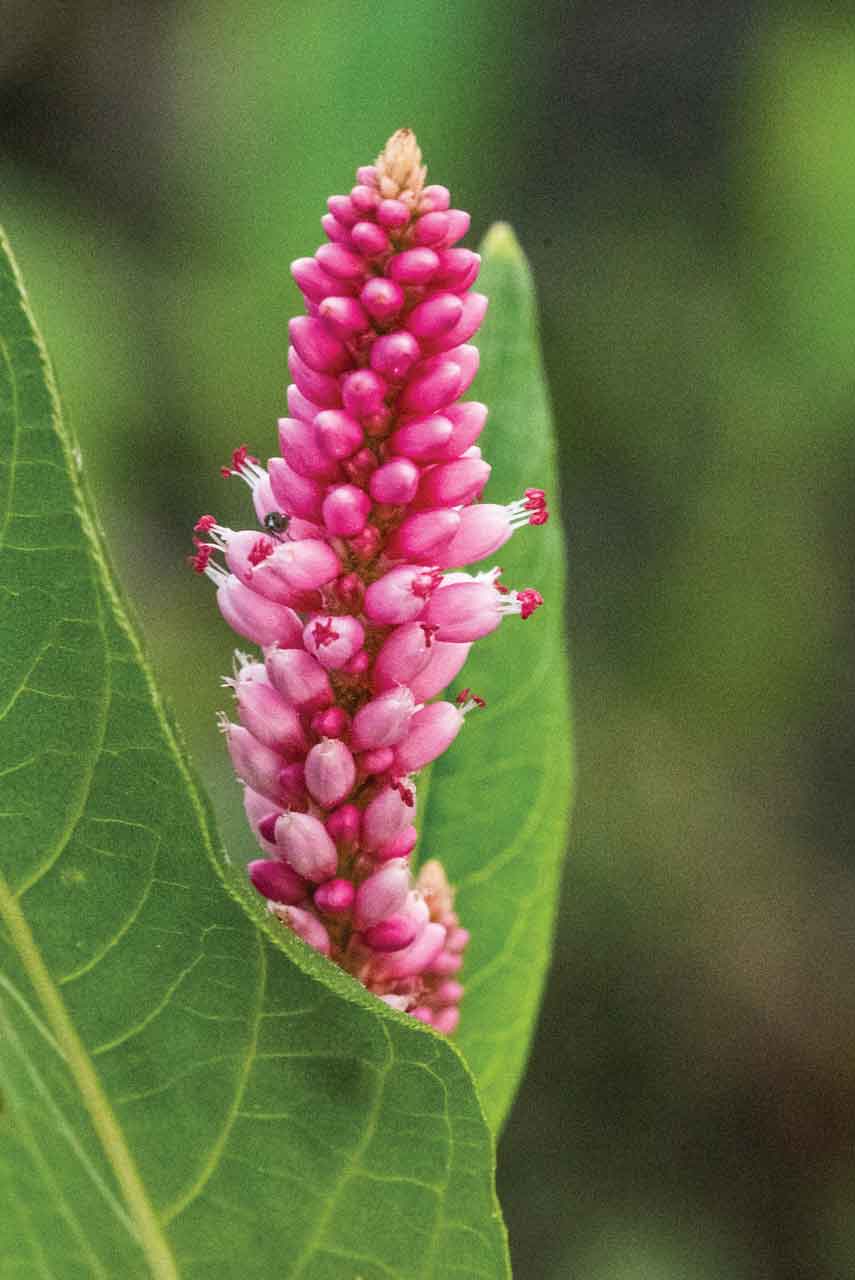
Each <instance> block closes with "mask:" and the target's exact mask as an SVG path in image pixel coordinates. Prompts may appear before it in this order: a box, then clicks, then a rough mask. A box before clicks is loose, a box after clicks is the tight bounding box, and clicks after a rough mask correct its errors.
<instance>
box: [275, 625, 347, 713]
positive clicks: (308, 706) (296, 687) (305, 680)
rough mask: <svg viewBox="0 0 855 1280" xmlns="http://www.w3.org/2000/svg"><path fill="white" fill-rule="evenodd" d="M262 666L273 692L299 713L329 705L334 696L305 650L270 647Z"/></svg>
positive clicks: (316, 661) (328, 684)
mask: <svg viewBox="0 0 855 1280" xmlns="http://www.w3.org/2000/svg"><path fill="white" fill-rule="evenodd" d="M301 640H302V636H301ZM264 663H265V668H266V670H267V675H268V678H269V680H270V683H271V684H272V685H273V687H274V689H278V691H279V692H280V693H281V694H282V696H283V698H285V699H286V700H287V701H288V702H290V703H292V705H293V706H295V707H297V708H298V709H299V710H300V711H305V712H312V711H319V710H322V709H323V708H324V707H328V706H329V705H330V704H331V703H332V701H333V697H334V695H333V691H332V686H331V684H330V681H329V676H328V675H327V673H326V671H325V670H324V669H323V667H322V666H321V664H320V663H319V662H318V660H317V659H316V658H313V657H312V655H311V654H310V653H306V651H305V649H302V648H300V649H281V648H279V647H274V648H272V649H270V650H269V651H268V653H267V656H266V657H265V660H264Z"/></svg>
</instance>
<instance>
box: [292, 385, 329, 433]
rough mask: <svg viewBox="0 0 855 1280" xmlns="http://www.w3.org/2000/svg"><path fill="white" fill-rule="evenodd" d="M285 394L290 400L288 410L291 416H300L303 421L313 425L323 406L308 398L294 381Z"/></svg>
mask: <svg viewBox="0 0 855 1280" xmlns="http://www.w3.org/2000/svg"><path fill="white" fill-rule="evenodd" d="M285 394H286V398H287V400H288V412H289V413H290V415H291V417H292V418H299V420H300V421H301V422H305V423H306V424H307V425H308V426H311V424H312V423H313V422H314V420H315V418H316V417H317V416H318V414H319V413H320V412H321V406H320V405H319V404H315V403H314V401H312V400H307V399H306V397H305V396H304V395H303V393H302V391H301V390H300V388H299V387H297V386H295V385H294V383H293V382H292V383H291V384H290V385H289V387H288V390H287V391H286V393H285Z"/></svg>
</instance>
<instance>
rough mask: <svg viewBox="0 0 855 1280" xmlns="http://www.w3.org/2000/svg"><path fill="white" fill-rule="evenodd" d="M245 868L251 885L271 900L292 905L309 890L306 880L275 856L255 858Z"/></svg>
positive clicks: (300, 899) (301, 899)
mask: <svg viewBox="0 0 855 1280" xmlns="http://www.w3.org/2000/svg"><path fill="white" fill-rule="evenodd" d="M246 869H247V872H248V874H249V878H250V880H251V881H252V884H253V887H254V888H256V889H257V890H258V892H259V893H260V894H261V895H262V896H263V897H265V898H270V899H271V900H272V901H273V902H285V903H287V904H288V905H289V906H294V905H296V903H298V902H302V901H303V899H304V898H305V897H306V894H307V893H308V891H309V886H308V885H307V884H306V881H305V880H303V879H302V877H301V876H298V875H297V872H296V871H292V869H291V868H290V867H289V866H288V865H287V864H286V863H284V862H279V861H278V860H277V859H275V858H256V859H255V861H254V862H250V863H248V864H247V868H246Z"/></svg>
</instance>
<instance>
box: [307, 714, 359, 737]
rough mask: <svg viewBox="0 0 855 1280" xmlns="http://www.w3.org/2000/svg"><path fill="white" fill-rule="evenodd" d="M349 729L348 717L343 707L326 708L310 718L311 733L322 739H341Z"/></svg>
mask: <svg viewBox="0 0 855 1280" xmlns="http://www.w3.org/2000/svg"><path fill="white" fill-rule="evenodd" d="M349 728H350V716H349V715H348V714H347V712H346V711H345V709H344V707H327V709H326V710H325V711H318V712H316V713H315V715H313V716H312V732H313V733H317V734H319V735H320V736H321V737H322V738H343V737H344V735H345V734H346V733H347V731H348V729H349Z"/></svg>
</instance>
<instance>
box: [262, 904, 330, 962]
mask: <svg viewBox="0 0 855 1280" xmlns="http://www.w3.org/2000/svg"><path fill="white" fill-rule="evenodd" d="M274 914H275V915H277V916H278V917H279V919H280V920H282V921H283V922H284V923H285V924H287V925H288V926H289V927H290V928H291V929H293V931H294V933H296V935H297V937H298V938H302V939H303V941H304V942H307V943H308V944H309V946H310V947H314V949H315V951H320V953H321V955H324V956H328V955H329V954H330V951H331V950H332V947H331V945H330V935H329V934H328V933H327V931H326V929H325V928H324V926H323V925H322V924H321V922H320V920H319V919H318V918H317V916H314V915H312V913H311V911H304V910H303V908H302V907H286V906H283V907H281V908H280V909H279V910H278V911H275V912H274Z"/></svg>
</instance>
